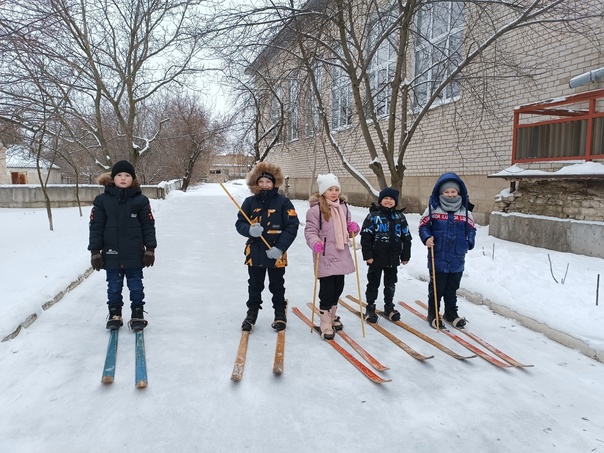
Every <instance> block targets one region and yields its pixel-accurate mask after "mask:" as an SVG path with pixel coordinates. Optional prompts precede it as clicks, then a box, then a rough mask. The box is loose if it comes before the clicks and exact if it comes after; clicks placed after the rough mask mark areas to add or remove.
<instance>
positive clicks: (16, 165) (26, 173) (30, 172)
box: [0, 145, 65, 184]
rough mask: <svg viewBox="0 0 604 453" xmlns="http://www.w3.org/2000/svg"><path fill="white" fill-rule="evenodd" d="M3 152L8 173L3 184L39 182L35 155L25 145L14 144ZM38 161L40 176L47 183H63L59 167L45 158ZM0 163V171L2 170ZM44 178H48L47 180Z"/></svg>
mask: <svg viewBox="0 0 604 453" xmlns="http://www.w3.org/2000/svg"><path fill="white" fill-rule="evenodd" d="M4 154H5V165H6V174H7V175H8V177H7V182H6V183H5V184H40V179H39V178H38V163H37V162H36V157H35V156H32V155H31V153H30V152H29V150H28V149H27V148H26V147H24V146H20V145H14V146H11V147H10V148H8V149H6V150H5V151H4ZM0 158H1V156H0ZM39 162H40V163H39V165H40V170H41V173H42V178H44V181H45V182H47V183H48V184H63V183H65V181H63V175H62V173H61V168H60V167H58V166H57V165H54V164H51V163H50V162H48V161H47V160H45V159H40V161H39ZM1 165H2V164H0V171H1V170H2V168H1ZM0 177H1V176H0ZM46 178H48V180H47V181H46Z"/></svg>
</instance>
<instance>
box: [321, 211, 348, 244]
mask: <svg viewBox="0 0 604 453" xmlns="http://www.w3.org/2000/svg"><path fill="white" fill-rule="evenodd" d="M325 200H326V201H327V205H328V206H329V207H330V208H331V215H332V216H333V231H334V233H335V239H336V249H337V250H344V249H345V246H346V245H348V226H347V222H346V211H344V206H343V205H342V204H341V203H340V200H336V201H330V200H327V199H325Z"/></svg>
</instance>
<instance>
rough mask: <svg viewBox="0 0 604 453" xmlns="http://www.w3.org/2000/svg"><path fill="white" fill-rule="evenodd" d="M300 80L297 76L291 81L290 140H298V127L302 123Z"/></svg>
mask: <svg viewBox="0 0 604 453" xmlns="http://www.w3.org/2000/svg"><path fill="white" fill-rule="evenodd" d="M299 93H300V80H299V78H298V76H297V74H294V76H293V77H292V78H291V79H290V81H289V121H288V123H287V124H288V137H289V139H290V140H297V139H298V125H299V123H300V109H299Z"/></svg>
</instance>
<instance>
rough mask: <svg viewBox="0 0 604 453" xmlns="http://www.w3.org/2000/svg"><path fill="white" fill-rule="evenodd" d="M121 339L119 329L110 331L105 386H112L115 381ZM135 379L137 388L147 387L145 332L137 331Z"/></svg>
mask: <svg viewBox="0 0 604 453" xmlns="http://www.w3.org/2000/svg"><path fill="white" fill-rule="evenodd" d="M118 338H119V329H114V330H111V331H110V335H109V345H108V346H107V354H106V356H105V366H104V367H103V377H102V378H101V382H102V383H103V384H111V383H112V382H113V381H114V379H115V365H116V359H117V344H118ZM134 351H135V372H134V375H135V378H134V382H135V385H136V387H137V388H139V389H142V388H145V387H147V359H146V356H145V337H144V336H143V331H142V330H138V331H135V344H134Z"/></svg>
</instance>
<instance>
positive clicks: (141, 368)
mask: <svg viewBox="0 0 604 453" xmlns="http://www.w3.org/2000/svg"><path fill="white" fill-rule="evenodd" d="M135 334H136V369H135V382H136V387H137V388H139V389H142V388H145V387H147V360H146V358H145V337H144V336H143V331H142V330H139V331H136V332H135Z"/></svg>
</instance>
